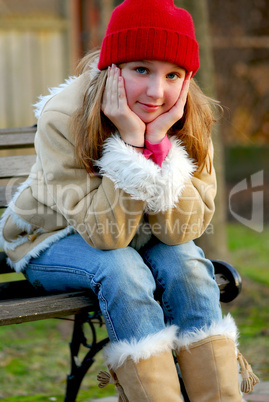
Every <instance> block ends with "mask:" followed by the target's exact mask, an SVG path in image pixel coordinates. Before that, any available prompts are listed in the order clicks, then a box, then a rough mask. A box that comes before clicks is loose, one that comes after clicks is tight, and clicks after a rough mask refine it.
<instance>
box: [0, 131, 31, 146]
mask: <svg viewBox="0 0 269 402" xmlns="http://www.w3.org/2000/svg"><path fill="white" fill-rule="evenodd" d="M34 140H35V133H25V134H19V133H15V134H8V135H4V134H1V133H0V150H2V149H14V148H31V147H33V146H34Z"/></svg>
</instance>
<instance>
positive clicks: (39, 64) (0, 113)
mask: <svg viewBox="0 0 269 402" xmlns="http://www.w3.org/2000/svg"><path fill="white" fill-rule="evenodd" d="M68 3H69V2H68V1H62V0H53V1H52V0H46V1H44V0H35V1H32V0H20V1H19V0H2V1H1V3H0V54H1V58H0V82H1V90H0V127H1V128H4V127H15V126H21V125H32V124H33V123H35V118H34V114H33V111H32V106H31V105H32V104H33V103H35V102H36V100H37V97H38V96H39V95H40V94H42V93H43V94H46V93H47V91H48V87H52V86H56V85H59V84H60V83H61V82H63V81H64V79H65V78H66V77H67V76H68V75H69V73H70V71H71V58H70V50H69V49H70V22H69V18H68Z"/></svg>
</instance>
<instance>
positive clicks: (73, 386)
mask: <svg viewBox="0 0 269 402" xmlns="http://www.w3.org/2000/svg"><path fill="white" fill-rule="evenodd" d="M35 132H36V126H33V127H20V128H16V129H1V130H0V153H1V164H0V208H4V207H5V206H6V205H7V204H8V202H9V201H10V199H11V197H12V195H13V194H14V193H15V191H16V189H17V187H18V185H19V184H20V183H21V182H23V181H24V180H25V179H26V177H27V175H28V173H29V171H30V168H31V166H32V165H33V163H34V161H35V155H34V153H33V149H34V137H35ZM4 151H6V152H7V151H9V152H11V151H16V153H23V155H18V154H16V155H9V154H8V155H6V154H5V153H6V152H4ZM212 262H213V264H214V266H215V273H216V281H217V283H218V285H219V288H220V291H221V297H220V300H221V301H222V302H226V303H227V302H229V301H231V300H233V299H234V298H235V297H236V296H237V295H238V294H239V292H240V290H241V278H240V276H239V274H238V273H237V271H236V270H235V269H234V268H233V267H232V266H231V265H230V264H228V263H226V262H223V261H218V260H212ZM11 272H14V271H12V270H11V269H10V267H9V266H8V265H7V264H6V255H5V253H4V251H1V252H0V274H1V275H2V274H6V273H11ZM14 275H15V274H14ZM0 307H1V309H0V326H2V325H10V324H21V323H23V322H29V321H37V320H43V319H46V318H61V317H65V316H73V317H74V318H73V319H74V325H73V334H72V339H71V342H70V344H69V345H70V352H71V369H70V374H68V375H67V385H66V394H65V401H66V402H71V401H75V400H76V396H77V394H78V391H79V388H80V384H81V382H82V380H83V378H84V376H85V374H86V373H87V371H88V369H89V368H90V367H91V365H92V364H93V362H94V357H95V355H96V354H97V353H98V352H99V351H100V350H101V349H102V348H103V347H104V346H105V345H106V344H107V343H108V338H105V339H102V340H99V341H98V340H97V336H96V331H95V326H96V325H102V316H101V312H100V309H99V305H98V300H97V297H96V296H95V295H94V294H93V293H90V292H84V291H79V292H68V293H57V294H44V293H43V294H41V293H40V292H39V291H37V290H36V289H34V288H33V287H32V285H31V284H30V283H29V282H28V281H27V280H22V279H19V280H15V281H12V282H7V281H6V282H5V281H4V282H3V281H2V282H1V283H0ZM85 325H86V326H89V327H90V330H91V338H92V339H91V343H89V342H88V341H87V339H86V336H85V331H84V328H85ZM82 346H84V347H85V348H87V349H86V354H85V357H84V358H83V361H82V362H79V361H78V352H79V350H80V348H81V347H82Z"/></svg>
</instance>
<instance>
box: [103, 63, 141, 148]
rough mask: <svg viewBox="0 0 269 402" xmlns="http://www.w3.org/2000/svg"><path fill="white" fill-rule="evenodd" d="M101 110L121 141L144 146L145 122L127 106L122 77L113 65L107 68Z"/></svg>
mask: <svg viewBox="0 0 269 402" xmlns="http://www.w3.org/2000/svg"><path fill="white" fill-rule="evenodd" d="M102 111H103V113H104V114H105V115H106V116H107V117H108V118H109V119H110V120H111V121H112V123H113V124H114V125H115V126H116V127H117V129H118V131H119V133H120V136H121V138H122V140H123V141H125V142H127V143H129V144H132V145H136V146H139V147H140V146H144V141H145V138H144V136H145V130H146V126H145V123H144V122H143V121H142V120H141V119H140V118H139V117H138V116H137V115H136V114H135V113H134V112H133V111H132V110H131V109H130V108H129V106H128V103H127V98H126V93H125V88H124V79H123V77H121V75H120V69H119V68H118V67H116V66H115V65H112V67H109V69H108V78H107V82H106V87H105V91H104V95H103V101H102Z"/></svg>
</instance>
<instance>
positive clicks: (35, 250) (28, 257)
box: [7, 226, 75, 272]
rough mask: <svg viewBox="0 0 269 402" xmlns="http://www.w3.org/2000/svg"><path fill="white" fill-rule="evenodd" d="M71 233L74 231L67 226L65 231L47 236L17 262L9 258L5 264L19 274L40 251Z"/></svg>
mask: <svg viewBox="0 0 269 402" xmlns="http://www.w3.org/2000/svg"><path fill="white" fill-rule="evenodd" d="M71 233H75V229H74V228H73V227H72V226H67V227H66V228H65V229H63V230H61V231H60V232H58V233H55V234H54V235H51V236H49V237H48V238H47V239H46V240H44V241H42V242H41V243H40V244H38V245H37V246H36V247H34V248H33V249H32V250H31V251H30V252H29V253H28V254H26V255H25V256H24V257H23V258H22V259H21V260H19V261H18V262H12V261H11V260H10V258H7V263H8V265H9V266H10V267H11V268H13V269H15V271H16V272H21V271H22V270H23V268H25V267H26V265H27V264H28V262H29V261H30V260H31V258H37V257H38V256H39V255H40V254H41V253H42V251H45V250H47V249H48V248H49V247H50V246H51V245H52V244H53V243H56V242H57V241H58V240H60V239H63V238H64V237H66V236H67V235H69V234H71Z"/></svg>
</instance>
